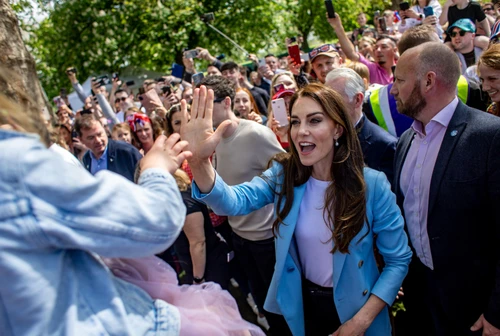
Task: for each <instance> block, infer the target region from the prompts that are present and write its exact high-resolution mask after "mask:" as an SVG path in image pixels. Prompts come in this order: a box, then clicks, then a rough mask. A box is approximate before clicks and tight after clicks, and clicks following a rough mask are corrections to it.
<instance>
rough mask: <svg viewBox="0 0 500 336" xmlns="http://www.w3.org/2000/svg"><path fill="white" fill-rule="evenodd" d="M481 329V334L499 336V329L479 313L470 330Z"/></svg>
mask: <svg viewBox="0 0 500 336" xmlns="http://www.w3.org/2000/svg"><path fill="white" fill-rule="evenodd" d="M481 329H483V336H500V329H497V328H495V327H494V326H493V325H491V324H490V323H489V322H488V321H486V319H485V318H484V315H481V316H480V317H479V319H478V320H477V321H476V323H474V325H473V326H472V328H470V330H471V331H478V330H481Z"/></svg>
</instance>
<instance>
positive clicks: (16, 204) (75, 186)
mask: <svg viewBox="0 0 500 336" xmlns="http://www.w3.org/2000/svg"><path fill="white" fill-rule="evenodd" d="M0 162H2V164H1V165H0V275H1V280H0V335H2V336H11V335H16V336H18V335H21V336H24V335H76V336H79V335H85V336H94V335H120V336H122V335H124V336H128V335H134V336H135V335H167V336H177V335H179V329H180V316H179V311H178V310H177V308H176V307H174V306H172V305H170V304H168V303H167V302H165V301H162V300H154V299H152V298H151V297H150V296H149V295H148V294H147V293H146V292H144V291H143V290H142V289H141V288H139V287H136V286H134V285H132V284H131V283H127V282H124V281H122V280H120V279H118V278H116V277H114V276H113V275H112V274H111V273H110V272H109V270H108V269H107V267H105V266H104V265H103V264H102V263H101V262H100V260H99V257H98V255H99V256H104V257H111V258H113V257H119V258H136V257H143V256H149V255H153V254H156V253H159V252H162V251H164V250H165V249H166V248H168V247H169V246H171V245H172V244H173V242H174V241H175V239H176V238H177V236H178V235H179V233H180V231H181V230H182V226H183V224H184V219H185V215H186V207H185V206H184V203H183V201H182V197H181V195H180V192H179V189H178V188H177V184H176V182H175V180H174V178H173V177H172V175H170V174H169V173H168V172H166V171H164V170H161V169H156V168H151V169H146V170H145V171H143V172H142V174H141V177H140V178H139V181H138V185H136V184H133V183H131V182H129V181H128V180H126V179H125V178H123V177H122V176H120V175H118V174H115V173H112V172H110V171H104V172H102V173H100V174H99V175H97V176H96V177H94V176H92V175H91V174H89V173H88V172H87V171H85V170H84V169H81V168H78V167H74V166H71V165H68V164H66V163H64V161H63V159H61V158H60V157H59V156H58V155H57V154H55V153H52V152H51V151H49V150H48V149H47V148H45V147H44V146H43V145H42V144H41V143H40V142H39V141H38V140H37V139H36V138H34V137H33V136H30V135H27V134H22V133H19V132H13V131H6V130H1V129H0ZM61 168H63V169H61Z"/></svg>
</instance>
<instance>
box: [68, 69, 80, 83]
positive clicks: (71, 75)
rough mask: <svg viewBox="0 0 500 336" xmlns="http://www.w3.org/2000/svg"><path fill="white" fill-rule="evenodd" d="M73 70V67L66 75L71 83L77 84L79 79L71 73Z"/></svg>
mask: <svg viewBox="0 0 500 336" xmlns="http://www.w3.org/2000/svg"><path fill="white" fill-rule="evenodd" d="M71 69H73V67H69V68H67V69H66V75H68V78H69V81H70V82H71V83H77V82H78V79H76V73H74V72H72V71H70V70H71Z"/></svg>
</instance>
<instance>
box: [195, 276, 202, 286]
mask: <svg viewBox="0 0 500 336" xmlns="http://www.w3.org/2000/svg"><path fill="white" fill-rule="evenodd" d="M193 281H194V283H197V284H199V283H202V282H203V281H205V276H202V277H201V278H197V277H195V276H194V277H193Z"/></svg>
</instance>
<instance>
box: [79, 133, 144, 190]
mask: <svg viewBox="0 0 500 336" xmlns="http://www.w3.org/2000/svg"><path fill="white" fill-rule="evenodd" d="M141 158H142V155H141V153H139V151H138V150H137V149H136V148H135V147H134V146H132V145H131V144H128V143H126V142H123V141H115V140H111V139H109V140H108V169H107V170H109V171H112V172H114V173H117V174H119V175H121V176H123V177H125V178H127V179H129V180H130V181H132V182H134V173H135V168H136V166H137V163H138V162H139V161H140V160H141ZM91 164H92V159H91V157H90V151H88V152H87V153H85V155H84V156H83V165H84V166H85V169H87V170H88V171H89V172H90V171H91V170H90V166H91Z"/></svg>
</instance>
